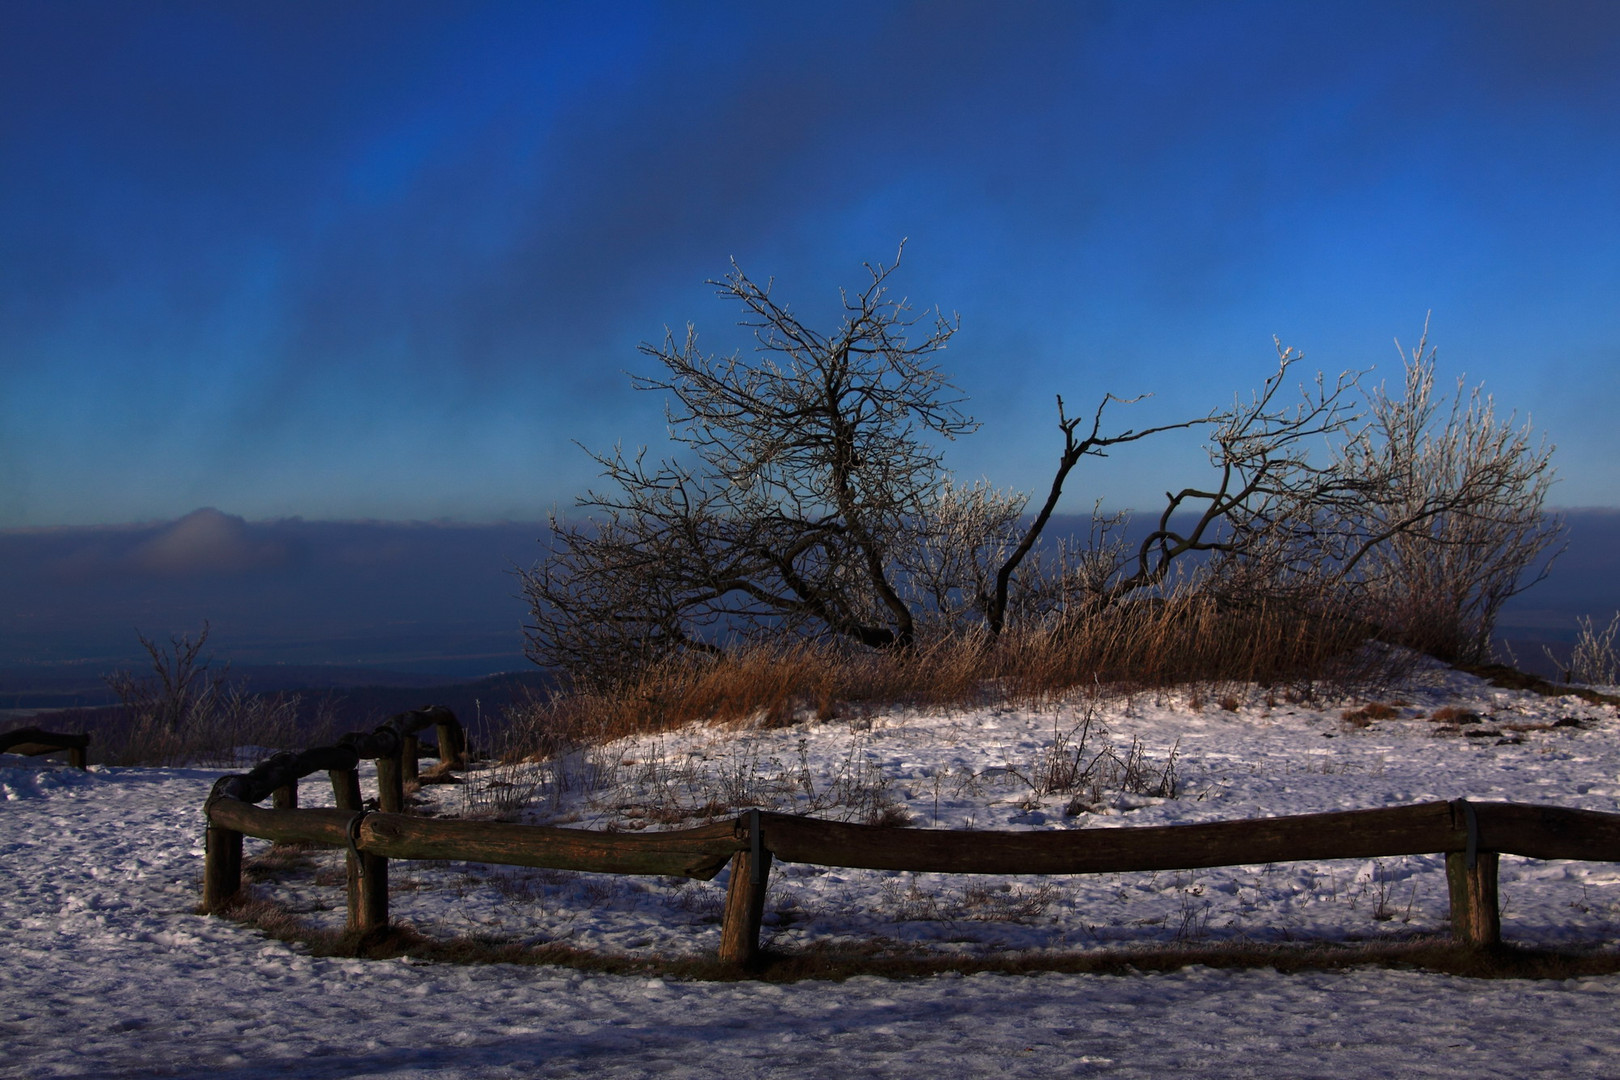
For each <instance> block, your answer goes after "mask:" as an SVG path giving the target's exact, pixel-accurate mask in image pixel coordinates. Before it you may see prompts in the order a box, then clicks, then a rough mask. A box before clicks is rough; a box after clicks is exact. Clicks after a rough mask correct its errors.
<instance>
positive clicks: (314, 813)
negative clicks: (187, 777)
mask: <svg viewBox="0 0 1620 1080" xmlns="http://www.w3.org/2000/svg"><path fill="white" fill-rule="evenodd" d="M429 723H438V724H441V725H446V724H453V723H454V717H453V716H452V715H450V712H449V710H448V709H442V708H438V707H435V708H434V709H427V710H417V712H415V713H407V714H401V715H400V716H398V717H395V718H393V720H391V721H390V722H389V724H388V725H384V727H385V728H388V729H389V731H390V732H392V733H394V735H395V736H396V737H394V738H390V737H389V736H387V735H385V734H378V733H381V732H383V729H382V728H379V729H378V733H373V735H372V736H364V737H358V736H357V737H346V739H345V740H344V741H343V742H341V743H340V744H339V746H338V747H327V748H321V749H318V750H311V751H306V752H305V753H303V754H297V755H294V754H278V755H276V757H274V758H271V759H270V760H269V761H267V762H265V763H264V764H262V765H260V766H259V767H258V768H256V769H254V770H253V771H252V772H250V773H247V774H243V775H237V776H227V777H222V778H221V779H220V780H219V781H218V782H216V784H215V785H214V791H213V794H212V795H211V796H210V797H209V801H208V804H207V807H206V812H207V816H208V821H209V828H208V847H207V856H206V859H207V861H206V868H205V871H204V878H203V903H204V907H205V908H207V909H208V910H211V911H220V910H223V909H224V908H225V907H226V906H228V905H229V904H230V903H231V902H232V901H233V899H234V898H235V897H236V896H237V894H238V893H239V891H240V889H241V852H242V837H243V836H244V835H247V836H256V837H260V838H262V839H267V840H272V841H276V842H280V843H289V842H299V841H302V842H307V843H316V844H327V845H331V846H337V847H347V849H348V851H349V856H348V865H349V925H350V928H351V929H355V930H360V931H368V930H374V929H379V928H382V927H385V926H386V925H387V922H388V861H389V860H390V859H422V860H454V861H460V862H488V863H506V864H512V865H519V866H537V867H549V868H554V869H562V870H583V871H590V872H595V873H612V874H647V875H670V876H683V877H689V878H696V879H699V880H704V881H707V880H709V879H711V878H713V877H715V876H716V875H717V874H718V873H719V872H720V870H721V869H722V868H723V867H725V866H726V864H727V863H728V862H729V863H730V866H731V875H730V882H729V885H728V888H727V894H726V906H725V914H724V917H723V920H722V925H721V943H720V956H721V959H723V960H728V961H733V962H737V963H742V964H745V965H746V964H751V963H753V962H754V961H755V960H757V958H758V955H759V933H760V924H761V919H762V915H763V912H764V904H765V891H766V888H767V886H768V883H769V878H770V868H771V864H772V862H773V861H775V860H781V861H784V862H797V863H811V864H816V865H821V866H835V867H849V868H861V869H874V870H900V871H913V872H937V873H955V874H1100V873H1128V872H1146V871H1164V870H1198V869H1207V868H1210V867H1217V866H1245V865H1254V864H1264V863H1286V862H1297V861H1304V860H1317V859H1365V858H1386V857H1395V856H1401V855H1424V854H1437V853H1438V854H1443V855H1444V856H1445V859H1446V876H1447V881H1448V885H1449V890H1450V900H1451V931H1452V935H1453V937H1454V938H1455V939H1457V940H1458V941H1460V942H1463V943H1465V944H1469V945H1474V946H1480V947H1487V946H1492V945H1495V944H1498V943H1499V942H1500V940H1501V920H1500V915H1499V911H1498V904H1497V873H1496V871H1497V859H1498V856H1499V855H1501V854H1510V855H1523V856H1527V857H1530V858H1536V859H1578V860H1585V861H1592V862H1620V814H1611V813H1602V812H1598V811H1593V810H1571V809H1566V808H1563V807H1558V806H1536V805H1527V804H1521V803H1502V802H1484V803H1476V802H1470V801H1467V800H1462V799H1458V800H1454V801H1452V802H1428V803H1416V804H1412V805H1408V806H1391V807H1382V808H1378V809H1372V810H1348V811H1338V812H1333V813H1325V814H1300V815H1294V816H1289V817H1271V818H1250V819H1245V820H1240V821H1220V822H1204V823H1199V824H1187V825H1160V826H1149V827H1141V828H1107V829H1076V830H1065V831H1053V832H1027V831H1023V832H1006V831H994V830H928V829H900V828H891V827H884V826H876V825H855V824H849V823H846V822H836V821H823V820H820V819H817V818H808V817H797V816H794V815H789V814H778V813H772V812H768V811H761V810H750V811H747V812H745V813H743V814H741V815H739V816H738V817H736V818H734V819H728V820H725V821H719V822H715V823H713V824H710V825H704V826H701V827H698V828H694V829H682V830H678V831H672V832H652V833H647V832H640V833H612V832H599V831H595V830H589V829H568V828H555V827H551V826H541V825H517V824H507V823H495V822H475V821H447V820H443V819H437V818H423V817H414V816H411V815H409V814H406V813H404V812H403V810H404V806H403V798H402V796H401V795H400V794H399V793H398V791H397V790H396V791H395V793H394V794H392V795H390V794H389V791H388V787H389V785H392V786H393V787H394V788H395V789H397V788H398V786H399V778H400V777H401V775H402V773H401V770H400V769H399V767H398V763H399V761H400V758H401V756H402V755H403V754H404V753H405V751H404V745H405V744H404V738H403V736H401V735H399V733H400V732H401V731H403V730H405V729H408V728H409V729H411V730H414V728H411V725H416V727H421V726H426V725H427V724H429ZM458 737H459V725H457V726H456V729H455V734H454V735H452V734H450V732H449V730H448V729H447V728H445V727H441V731H440V746H441V747H455V748H456V749H455V750H453V751H452V750H441V753H454V754H455V755H456V757H455V759H454V760H455V763H457V764H460V760H461V756H462V752H461V749H460V748H461V747H463V746H464V743H460V742H457V741H456V740H457V738H458ZM373 751H381V753H379V754H378V756H377V757H376V759H375V760H377V764H378V781H379V789H380V794H379V800H378V802H379V809H378V810H375V811H374V810H371V809H369V808H367V807H364V806H362V805H361V803H360V798H359V787H358V780H357V778H356V774H355V772H354V771H353V770H354V765H355V763H356V762H357V761H358V759H359V758H360V757H364V756H369V755H370V753H371V752H373ZM413 753H414V750H413ZM384 755H387V756H384ZM446 764H447V761H445V760H442V761H441V767H444V766H445V765H446ZM322 769H326V770H327V771H329V772H330V773H331V777H332V782H333V787H334V791H335V792H336V797H337V802H338V808H337V809H332V810H317V809H297V808H296V807H297V798H296V785H297V781H298V779H299V778H300V777H301V776H305V775H308V774H309V773H312V772H317V771H320V770H322ZM289 790H290V791H291V794H290V795H289V794H288V792H289ZM272 795H273V796H275V798H276V806H277V807H278V808H277V809H265V808H262V807H258V806H254V805H252V804H253V803H255V802H258V801H261V800H262V799H264V798H266V797H270V796H272Z"/></svg>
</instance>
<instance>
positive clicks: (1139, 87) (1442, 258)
mask: <svg viewBox="0 0 1620 1080" xmlns="http://www.w3.org/2000/svg"><path fill="white" fill-rule="evenodd" d="M1616 56H1620V5H1615V4H1611V3H1607V2H1601V0H1595V2H1588V3H1579V2H1568V3H1556V2H1555V3H1493V2H1489V0H1471V2H1467V3H1423V2H1416V3H1392V4H1380V3H1367V2H1356V3H1344V4H1335V3H1309V4H1306V3H1292V2H1287V3H1225V4H1220V3H1090V4H1088V3H1051V4H1044V3H1016V2H1014V3H995V4H990V3H982V4H981V3H971V2H960V3H955V2H939V3H876V4H873V3H859V4H857V3H848V4H839V3H818V4H804V5H796V6H789V5H772V4H764V5H761V4H757V3H754V4H726V3H704V4H673V3H670V4H584V3H581V4H541V3H512V4H501V3H488V4H476V3H466V2H455V3H451V2H440V3H411V2H388V3H375V4H368V3H360V2H346V3H342V4H335V5H334V4H328V3H324V2H322V3H302V2H286V0H276V2H269V0H266V2H263V3H243V2H236V3H218V2H208V3H172V2H163V0H143V2H138V3H97V2H92V0H76V2H72V3H59V2H54V0H41V2H30V0H10V2H8V3H6V4H4V5H3V6H0V527H18V526H51V525H68V524H72V525H86V524H98V523H110V522H126V521H153V520H166V519H174V518H178V517H180V516H182V515H184V514H186V513H188V512H190V511H192V510H194V509H196V508H198V507H201V506H213V507H218V508H219V509H220V510H222V511H224V512H225V513H227V514H231V515H240V516H242V517H246V518H248V519H250V520H257V519H267V518H278V517H289V516H303V517H305V518H308V519H345V520H352V519H382V520H425V519H439V518H448V519H452V520H458V521H468V522H479V521H492V520H534V519H537V518H539V517H541V516H543V514H544V513H545V511H546V510H547V509H548V508H549V507H551V506H552V505H553V504H560V505H567V503H568V502H569V501H570V500H571V498H572V497H573V495H574V494H575V493H577V492H579V491H580V490H582V489H583V488H584V487H585V486H586V485H587V484H588V483H590V482H591V480H592V478H593V471H594V470H593V468H592V465H591V463H590V461H589V459H588V458H587V457H586V456H585V455H584V454H583V453H582V452H581V451H580V450H579V449H578V447H576V446H575V445H574V443H575V441H576V440H577V441H579V442H582V443H584V444H586V445H588V446H592V447H596V448H605V447H608V446H611V445H612V444H613V443H615V442H619V441H622V442H624V443H625V444H627V445H635V444H638V443H648V442H650V443H654V444H655V445H656V444H657V443H658V441H659V440H660V439H661V438H662V433H663V425H662V419H661V403H660V402H658V401H657V400H654V399H651V398H649V397H647V396H646V395H638V394H637V393H635V392H634V391H632V390H631V389H630V388H629V384H628V380H627V378H626V377H625V374H624V373H625V371H627V370H644V361H643V359H642V358H641V357H639V356H638V355H637V353H636V345H637V343H638V342H641V341H644V340H651V339H658V338H660V337H661V336H662V334H663V329H664V327H665V326H666V325H668V326H673V327H676V328H680V327H681V326H683V325H684V324H685V323H686V322H687V321H693V322H695V323H696V324H697V325H698V328H699V331H700V332H701V333H702V334H703V340H704V341H705V342H706V343H707V344H709V345H710V346H712V347H713V348H714V349H715V350H716V351H721V352H729V351H730V350H731V348H732V347H734V346H735V345H738V344H740V343H742V339H741V338H739V337H738V335H737V333H736V332H735V330H734V328H733V326H732V324H733V323H734V321H735V312H734V311H733V310H732V309H730V308H727V307H726V306H725V305H724V304H722V303H721V302H720V301H718V300H716V299H715V298H714V297H713V290H712V289H711V288H709V287H707V286H705V284H704V282H705V280H706V279H709V278H714V277H719V276H721V275H722V274H724V273H725V271H726V270H727V268H728V259H730V258H733V257H734V258H736V259H737V260H738V262H739V263H740V264H741V265H742V267H743V268H744V269H745V270H746V271H748V272H749V273H751V274H753V275H756V276H759V277H765V276H770V275H774V276H775V278H776V281H777V289H778V290H779V294H780V295H781V296H783V297H785V298H788V299H790V300H791V301H792V302H793V303H794V305H795V307H796V309H797V310H799V311H801V312H803V313H805V314H807V315H810V316H811V317H825V315H826V314H827V313H828V312H830V311H832V310H834V305H835V303H836V299H837V293H836V290H837V287H838V286H839V285H840V284H858V283H859V282H860V280H861V274H862V271H861V269H860V266H861V263H862V262H863V261H866V260H885V261H887V260H888V259H890V258H891V257H892V256H893V254H894V251H895V249H896V246H897V244H898V242H899V240H900V238H902V237H909V242H908V244H907V247H906V255H905V264H904V266H903V268H902V270H901V273H900V275H899V278H898V287H899V289H900V290H901V291H903V292H904V293H906V294H907V295H908V296H910V297H911V298H912V299H913V300H914V301H915V302H916V303H917V305H918V306H919V307H931V306H933V305H935V304H938V305H940V306H942V307H943V308H945V309H946V310H947V311H956V312H958V313H960V315H961V318H962V331H961V333H960V334H959V335H958V336H957V338H956V339H955V340H953V342H952V343H951V347H950V349H949V351H948V352H947V353H946V354H945V355H944V358H943V359H944V363H945V366H946V367H947V368H948V370H950V371H952V372H953V373H954V374H955V376H956V380H957V382H958V384H959V385H960V386H961V388H962V389H963V390H964V391H965V392H966V393H967V394H968V396H969V408H970V410H971V411H972V412H973V413H974V414H975V415H976V416H977V417H978V418H979V419H980V420H981V421H982V422H983V428H982V430H981V431H980V433H979V434H977V435H976V436H973V437H971V438H969V439H966V440H964V441H962V442H960V443H959V444H958V445H956V446H953V447H952V448H951V449H950V452H949V454H948V461H949V462H950V463H951V464H952V465H953V466H954V467H955V468H956V470H957V471H958V472H959V473H961V474H963V475H965V476H968V477H977V476H980V475H985V476H988V477H989V478H990V479H991V480H992V481H994V482H995V483H996V484H998V485H1000V486H1014V487H1020V488H1024V489H1027V490H1030V489H1039V488H1042V487H1043V486H1044V485H1045V484H1046V483H1047V481H1048V480H1049V479H1050V473H1051V469H1052V467H1053V464H1054V462H1055V455H1056V452H1057V450H1058V447H1059V437H1058V435H1057V432H1056V429H1055V420H1056V415H1055V410H1054V406H1053V396H1054V395H1055V394H1062V395H1063V396H1064V398H1065V400H1066V401H1068V402H1069V403H1070V404H1071V409H1072V408H1074V407H1075V405H1076V403H1082V404H1086V403H1091V402H1094V401H1095V400H1096V399H1098V398H1100V397H1101V395H1102V394H1103V393H1104V392H1109V391H1111V392H1114V393H1116V394H1121V395H1134V394H1141V393H1154V394H1155V395H1156V396H1155V397H1154V398H1153V399H1151V400H1150V401H1148V402H1145V403H1143V404H1142V405H1139V406H1136V407H1135V408H1134V409H1133V410H1132V411H1131V412H1129V413H1121V414H1120V415H1119V422H1120V423H1121V424H1122V425H1124V424H1129V425H1133V426H1142V425H1144V424H1148V423H1154V422H1162V421H1164V420H1168V419H1174V418H1179V417H1181V416H1184V415H1190V414H1196V413H1199V412H1203V411H1207V410H1208V409H1210V408H1212V407H1215V406H1219V405H1221V404H1223V403H1226V402H1229V401H1230V400H1231V397H1232V395H1233V394H1235V393H1243V394H1247V393H1248V392H1249V391H1250V390H1252V389H1253V388H1254V387H1256V386H1257V385H1258V384H1259V383H1260V382H1261V380H1263V379H1264V377H1265V376H1266V375H1267V374H1268V373H1269V371H1270V369H1271V367H1272V365H1273V364H1274V355H1273V353H1272V345H1271V339H1272V335H1274V334H1275V335H1278V336H1280V337H1281V338H1282V339H1283V341H1284V342H1285V343H1288V344H1291V345H1294V346H1297V347H1299V348H1302V349H1303V350H1304V351H1305V352H1306V354H1307V357H1308V359H1309V363H1310V365H1311V366H1312V367H1313V368H1314V367H1321V368H1324V369H1327V370H1328V371H1330V372H1337V371H1340V370H1343V369H1347V368H1357V369H1359V368H1366V367H1369V366H1373V365H1377V371H1376V372H1375V373H1374V374H1373V375H1372V376H1371V378H1372V379H1373V380H1374V381H1376V380H1377V379H1378V378H1380V377H1382V375H1384V374H1387V373H1388V372H1389V371H1390V370H1391V368H1392V367H1393V366H1395V365H1396V364H1397V357H1396V353H1395V349H1394V346H1393V344H1392V339H1393V338H1394V337H1397V336H1398V337H1400V338H1401V339H1402V340H1403V341H1405V342H1407V343H1408V344H1411V343H1414V342H1415V340H1416V338H1417V336H1418V334H1419V333H1420V331H1421V328H1422V325H1423V320H1424V317H1425V313H1426V312H1429V311H1431V310H1432V311H1433V329H1432V340H1433V341H1434V343H1436V344H1437V345H1438V346H1439V350H1440V351H1439V364H1440V371H1441V373H1442V378H1443V379H1445V380H1450V379H1453V378H1455V377H1456V376H1458V375H1463V374H1466V376H1467V377H1468V379H1469V381H1470V382H1471V383H1472V382H1478V381H1483V382H1484V383H1485V385H1486V387H1487V389H1489V390H1490V391H1492V392H1493V393H1494V394H1495V395H1496V398H1497V401H1498V403H1499V406H1500V407H1502V408H1503V409H1517V410H1518V411H1519V413H1520V414H1521V416H1522V415H1523V414H1525V413H1529V414H1531V415H1532V416H1533V418H1534V422H1535V425H1536V427H1537V429H1538V430H1540V431H1543V432H1545V433H1546V434H1547V435H1548V437H1549V438H1550V439H1551V440H1552V441H1553V442H1555V443H1557V445H1558V452H1557V455H1556V461H1557V463H1558V466H1559V470H1560V475H1561V476H1562V477H1563V480H1562V482H1561V484H1560V486H1559V487H1558V488H1557V489H1556V491H1555V496H1554V499H1555V502H1557V503H1558V504H1560V505H1564V506H1605V507H1614V506H1620V470H1617V459H1620V454H1617V453H1616V451H1617V450H1620V435H1617V427H1616V425H1615V423H1614V421H1613V420H1612V413H1613V411H1614V409H1615V407H1616V406H1617V405H1620V320H1617V319H1616V317H1615V308H1616V305H1615V303H1614V299H1615V296H1616V291H1617V285H1620V64H1617V63H1615V62H1614V58H1615V57H1616ZM1200 466H1201V459H1200V457H1199V456H1198V454H1197V451H1196V447H1195V446H1189V445H1187V444H1186V443H1185V442H1179V441H1176V440H1172V439H1164V440H1160V441H1159V442H1158V443H1157V444H1154V443H1144V444H1138V446H1136V447H1135V448H1132V449H1131V450H1129V451H1128V452H1125V453H1122V454H1120V455H1118V456H1116V457H1114V458H1110V459H1108V460H1107V461H1105V462H1088V463H1087V465H1086V466H1085V470H1086V471H1084V472H1083V473H1077V474H1076V476H1075V478H1074V480H1073V481H1072V482H1071V485H1070V488H1069V492H1070V494H1069V496H1068V504H1067V506H1066V509H1067V510H1069V511H1070V512H1083V511H1085V510H1087V509H1089V507H1090V504H1091V500H1092V499H1093V498H1094V497H1098V496H1101V497H1103V498H1105V499H1106V500H1107V502H1108V503H1109V504H1110V505H1111V506H1115V507H1129V506H1136V507H1143V508H1145V507H1149V506H1151V505H1152V504H1153V503H1154V502H1155V501H1156V498H1157V496H1156V493H1157V492H1162V491H1163V490H1165V489H1166V488H1167V487H1170V486H1178V487H1179V486H1181V484H1182V483H1185V482H1186V481H1187V480H1188V479H1189V478H1191V476H1192V475H1193V474H1195V473H1196V470H1198V469H1199V468H1200Z"/></svg>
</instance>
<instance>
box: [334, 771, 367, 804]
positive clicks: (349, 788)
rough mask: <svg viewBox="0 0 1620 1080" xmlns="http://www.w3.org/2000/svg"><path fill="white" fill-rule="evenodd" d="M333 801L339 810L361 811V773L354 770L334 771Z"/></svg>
mask: <svg viewBox="0 0 1620 1080" xmlns="http://www.w3.org/2000/svg"><path fill="white" fill-rule="evenodd" d="M326 775H328V776H330V777H331V778H332V800H333V802H334V803H335V804H336V806H337V808H338V809H339V810H358V809H360V773H359V772H357V771H356V770H354V769H333V770H332V771H331V772H329V773H327V774H326Z"/></svg>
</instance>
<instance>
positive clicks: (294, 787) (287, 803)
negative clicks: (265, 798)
mask: <svg viewBox="0 0 1620 1080" xmlns="http://www.w3.org/2000/svg"><path fill="white" fill-rule="evenodd" d="M270 808H271V809H272V810H296V809H298V781H297V780H293V781H290V782H289V783H286V784H283V785H282V786H281V787H278V788H276V790H274V791H272V792H271V793H270Z"/></svg>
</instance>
